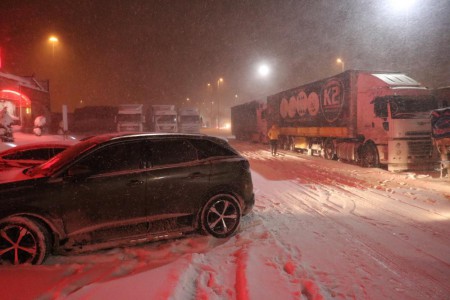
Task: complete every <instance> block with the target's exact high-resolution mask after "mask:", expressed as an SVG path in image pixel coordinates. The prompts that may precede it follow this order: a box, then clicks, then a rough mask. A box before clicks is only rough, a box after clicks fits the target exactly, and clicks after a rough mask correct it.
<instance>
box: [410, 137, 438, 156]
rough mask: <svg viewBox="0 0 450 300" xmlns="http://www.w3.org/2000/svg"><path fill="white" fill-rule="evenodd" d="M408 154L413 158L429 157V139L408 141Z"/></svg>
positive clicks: (431, 147) (430, 149) (430, 150)
mask: <svg viewBox="0 0 450 300" xmlns="http://www.w3.org/2000/svg"><path fill="white" fill-rule="evenodd" d="M408 148H409V153H410V154H411V156H415V157H430V156H431V155H432V153H433V145H432V143H431V139H430V140H429V141H428V140H427V141H408Z"/></svg>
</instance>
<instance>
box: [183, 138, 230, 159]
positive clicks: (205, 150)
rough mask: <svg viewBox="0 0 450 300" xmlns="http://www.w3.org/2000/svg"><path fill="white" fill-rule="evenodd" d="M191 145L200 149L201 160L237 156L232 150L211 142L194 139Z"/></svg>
mask: <svg viewBox="0 0 450 300" xmlns="http://www.w3.org/2000/svg"><path fill="white" fill-rule="evenodd" d="M191 143H192V144H193V145H194V146H195V147H196V148H197V149H198V157H199V159H205V158H209V157H217V156H235V155H236V154H235V153H234V152H233V151H232V150H231V149H228V148H226V147H225V146H222V145H219V144H216V143H214V142H212V141H209V140H202V139H192V140H191Z"/></svg>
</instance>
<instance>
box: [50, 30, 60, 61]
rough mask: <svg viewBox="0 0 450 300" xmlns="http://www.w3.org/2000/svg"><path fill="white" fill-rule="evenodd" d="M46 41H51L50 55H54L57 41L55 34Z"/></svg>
mask: <svg viewBox="0 0 450 300" xmlns="http://www.w3.org/2000/svg"><path fill="white" fill-rule="evenodd" d="M48 41H49V42H50V43H52V57H55V44H56V43H58V41H59V40H58V38H57V37H56V36H53V35H52V36H51V37H49V38H48Z"/></svg>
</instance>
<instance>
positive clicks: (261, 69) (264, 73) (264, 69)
mask: <svg viewBox="0 0 450 300" xmlns="http://www.w3.org/2000/svg"><path fill="white" fill-rule="evenodd" d="M258 73H259V75H261V76H262V77H267V76H268V75H269V74H270V68H269V66H268V65H266V64H262V65H260V66H259V67H258Z"/></svg>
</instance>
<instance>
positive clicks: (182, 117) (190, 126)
mask: <svg viewBox="0 0 450 300" xmlns="http://www.w3.org/2000/svg"><path fill="white" fill-rule="evenodd" d="M201 127H202V118H201V116H200V113H199V111H198V109H197V108H193V107H182V108H180V109H179V110H178V130H179V132H182V133H200V128H201Z"/></svg>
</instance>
